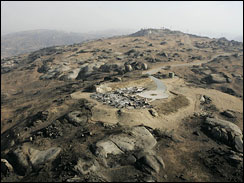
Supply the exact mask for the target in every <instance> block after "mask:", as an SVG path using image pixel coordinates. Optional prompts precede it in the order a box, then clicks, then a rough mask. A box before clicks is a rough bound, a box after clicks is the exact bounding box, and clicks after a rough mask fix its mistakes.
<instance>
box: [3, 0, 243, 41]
mask: <svg viewBox="0 0 244 183" xmlns="http://www.w3.org/2000/svg"><path fill="white" fill-rule="evenodd" d="M161 27H167V28H170V29H173V30H180V31H183V32H188V33H194V34H198V35H206V36H210V37H212V36H215V37H221V36H225V37H227V38H228V39H232V38H234V37H237V36H242V35H243V2H242V1H216V2H213V1H206V2H202V1H194V2H190V1H185V2H184V1H141V2H140V1H112V2H111V1H80V2H79V1H46V2H41V1H20V2H18V1H16V2H14V1H1V32H2V34H5V33H9V32H17V31H24V30H33V29H57V30H64V31H72V32H83V33H85V32H90V31H104V30H109V29H116V30H118V29H120V30H130V31H132V32H133V31H137V30H139V29H141V28H161Z"/></svg>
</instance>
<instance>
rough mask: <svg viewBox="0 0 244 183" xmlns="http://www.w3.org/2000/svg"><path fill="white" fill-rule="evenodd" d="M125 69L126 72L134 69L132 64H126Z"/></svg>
mask: <svg viewBox="0 0 244 183" xmlns="http://www.w3.org/2000/svg"><path fill="white" fill-rule="evenodd" d="M125 71H126V72H131V71H133V68H132V66H131V65H125Z"/></svg>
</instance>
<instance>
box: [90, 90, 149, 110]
mask: <svg viewBox="0 0 244 183" xmlns="http://www.w3.org/2000/svg"><path fill="white" fill-rule="evenodd" d="M144 90H145V88H142V87H129V88H122V89H118V90H115V91H111V92H108V93H94V94H91V95H90V97H91V98H94V99H96V100H97V101H99V102H103V103H104V104H107V105H110V106H113V107H116V108H131V109H138V108H150V107H151V106H150V105H149V103H148V102H147V99H146V98H142V97H139V96H137V95H136V94H137V93H140V92H142V91H144Z"/></svg>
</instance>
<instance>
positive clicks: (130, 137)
mask: <svg viewBox="0 0 244 183" xmlns="http://www.w3.org/2000/svg"><path fill="white" fill-rule="evenodd" d="M156 144H157V141H156V139H155V138H154V136H153V135H152V134H151V132H150V131H149V130H148V129H147V128H145V127H144V126H135V127H133V128H132V129H129V130H128V131H126V132H124V133H120V134H117V135H111V136H109V137H108V138H106V139H103V140H100V141H98V142H97V143H96V145H95V146H96V147H95V148H96V150H95V154H96V155H97V156H98V157H101V158H104V160H105V161H106V159H107V158H108V155H109V154H112V155H122V154H131V155H130V156H128V157H127V161H128V162H129V163H130V164H134V165H135V166H136V167H137V168H138V169H140V170H142V171H144V172H147V173H153V172H156V173H159V171H160V169H162V168H163V169H165V164H164V161H163V159H162V158H161V157H160V156H157V155H156V153H155V151H154V150H153V148H154V147H155V145H156Z"/></svg>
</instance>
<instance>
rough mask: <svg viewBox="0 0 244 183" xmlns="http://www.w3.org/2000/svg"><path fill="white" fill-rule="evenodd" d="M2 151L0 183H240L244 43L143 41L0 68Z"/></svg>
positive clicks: (60, 50) (32, 57) (158, 33)
mask: <svg viewBox="0 0 244 183" xmlns="http://www.w3.org/2000/svg"><path fill="white" fill-rule="evenodd" d="M161 82H162V83H163V84H162V83H161ZM163 90H165V91H164V92H165V93H164V94H165V95H164V98H160V99H157V100H151V98H154V97H155V98H156V96H157V95H160V94H162V93H161V92H162V91H163ZM155 91H157V92H159V93H160V94H159V93H157V92H155ZM153 92H154V93H153ZM145 93H147V94H148V93H150V95H151V98H150V97H149V98H146V97H143V96H146V95H145ZM1 147H2V148H1V158H2V159H4V160H2V166H3V168H1V172H2V176H1V177H2V178H1V179H2V181H32V180H35V181H68V182H75V181H88V182H91V181H133V182H140V181H158V182H164V181H197V182H198V181H209V182H210V181H238V182H239V181H243V43H241V42H237V41H229V40H227V39H225V38H220V39H211V38H208V37H201V36H197V35H190V34H185V33H182V32H180V31H171V30H169V29H142V30H139V31H138V32H136V33H133V34H131V35H127V36H117V37H111V38H106V39H98V40H90V41H86V42H83V43H75V44H72V45H66V46H52V47H47V48H43V49H40V50H37V51H34V52H31V53H27V54H22V55H18V56H13V57H8V58H4V59H1ZM118 175H120V176H118Z"/></svg>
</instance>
